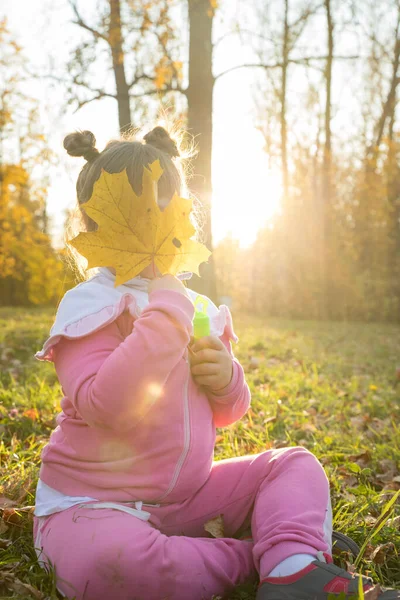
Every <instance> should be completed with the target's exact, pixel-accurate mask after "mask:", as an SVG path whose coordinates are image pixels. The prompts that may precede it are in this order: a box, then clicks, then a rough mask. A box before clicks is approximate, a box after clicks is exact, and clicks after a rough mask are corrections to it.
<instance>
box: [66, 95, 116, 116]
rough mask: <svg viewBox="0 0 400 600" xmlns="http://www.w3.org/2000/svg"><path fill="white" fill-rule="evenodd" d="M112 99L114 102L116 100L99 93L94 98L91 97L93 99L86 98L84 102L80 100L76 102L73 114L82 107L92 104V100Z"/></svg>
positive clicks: (111, 96)
mask: <svg viewBox="0 0 400 600" xmlns="http://www.w3.org/2000/svg"><path fill="white" fill-rule="evenodd" d="M106 97H109V98H114V100H115V99H116V96H113V95H112V94H104V93H99V94H97V95H96V96H93V98H87V99H86V100H82V101H81V102H78V104H77V107H76V109H75V110H74V113H76V112H78V110H79V109H80V108H82V106H85V105H86V104H90V102H94V100H101V98H106Z"/></svg>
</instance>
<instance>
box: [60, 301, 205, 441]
mask: <svg viewBox="0 0 400 600" xmlns="http://www.w3.org/2000/svg"><path fill="white" fill-rule="evenodd" d="M149 300H150V302H149V304H148V306H147V307H146V308H145V309H144V310H143V312H142V314H141V316H140V317H139V318H138V319H137V320H136V321H135V323H134V328H133V331H132V333H131V334H130V335H128V336H127V337H126V338H125V340H124V339H123V338H122V336H121V334H120V332H119V329H118V326H117V324H116V323H115V322H113V323H111V324H110V325H108V326H106V327H104V328H103V329H100V330H99V331H97V332H94V333H92V334H90V335H89V336H86V337H83V338H80V339H75V340H68V339H66V338H62V339H61V340H60V342H59V343H58V344H57V346H55V349H54V350H55V352H54V365H55V368H56V371H57V375H58V378H59V381H60V383H61V385H62V387H63V391H64V393H65V395H66V396H67V397H68V399H69V400H70V401H71V402H72V404H73V405H74V407H75V409H76V410H77V412H78V413H79V415H80V416H81V417H82V419H83V420H84V421H85V422H87V423H88V424H89V425H93V426H98V427H103V428H107V429H113V430H117V431H118V430H120V431H127V430H129V429H131V428H133V427H134V426H135V425H136V424H137V423H138V422H139V421H140V420H141V419H142V418H143V417H144V416H145V415H146V414H147V413H148V412H149V411H150V410H152V409H154V404H155V403H157V402H163V401H165V399H164V397H163V395H162V387H163V386H164V384H165V382H166V380H167V378H168V376H169V375H170V373H171V371H172V370H173V369H174V367H175V366H176V365H177V364H178V362H179V361H180V360H182V359H183V355H184V352H185V350H186V347H187V345H188V343H189V341H190V336H191V333H192V319H193V313H194V307H193V304H192V302H191V301H190V300H189V298H188V297H186V296H185V295H184V294H183V293H179V292H178V291H174V290H172V289H156V290H155V291H152V292H151V293H150V297H149Z"/></svg>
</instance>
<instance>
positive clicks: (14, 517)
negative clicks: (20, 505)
mask: <svg viewBox="0 0 400 600" xmlns="http://www.w3.org/2000/svg"><path fill="white" fill-rule="evenodd" d="M22 520H23V517H22V515H20V514H19V513H18V512H17V511H16V510H15V509H14V508H4V509H3V521H4V522H5V523H8V524H11V525H21V522H22Z"/></svg>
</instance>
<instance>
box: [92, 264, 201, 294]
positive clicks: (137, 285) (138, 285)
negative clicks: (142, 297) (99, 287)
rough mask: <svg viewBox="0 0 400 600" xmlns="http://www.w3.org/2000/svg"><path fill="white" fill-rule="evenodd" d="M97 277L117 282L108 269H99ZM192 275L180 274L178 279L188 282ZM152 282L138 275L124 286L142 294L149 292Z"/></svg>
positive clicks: (188, 273) (187, 273)
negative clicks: (100, 276)
mask: <svg viewBox="0 0 400 600" xmlns="http://www.w3.org/2000/svg"><path fill="white" fill-rule="evenodd" d="M96 275H102V276H103V277H106V279H108V280H109V281H112V283H113V284H114V282H115V275H114V274H113V273H111V271H110V270H109V268H108V267H98V269H97V271H96ZM192 275H193V273H190V272H184V273H180V274H179V275H178V279H180V280H181V281H187V280H188V279H191V277H192ZM150 281H151V279H147V278H146V277H140V275H138V276H137V277H133V278H132V279H128V281H125V283H124V284H122V285H124V286H126V287H128V288H132V289H134V290H140V291H142V292H147V289H148V287H149V283H150ZM119 287H121V286H117V287H116V288H115V289H118V288H119Z"/></svg>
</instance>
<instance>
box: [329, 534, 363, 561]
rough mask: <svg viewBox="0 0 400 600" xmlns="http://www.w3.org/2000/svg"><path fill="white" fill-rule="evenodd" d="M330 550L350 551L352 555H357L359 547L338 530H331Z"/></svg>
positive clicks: (335, 551) (338, 552)
mask: <svg viewBox="0 0 400 600" xmlns="http://www.w3.org/2000/svg"><path fill="white" fill-rule="evenodd" d="M332 545H333V548H332V552H333V554H341V552H350V554H353V556H358V555H359V553H360V547H359V546H358V544H356V542H355V541H354V540H352V539H351V538H350V537H349V536H347V535H345V534H344V533H341V532H340V531H333V532H332Z"/></svg>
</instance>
